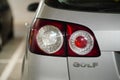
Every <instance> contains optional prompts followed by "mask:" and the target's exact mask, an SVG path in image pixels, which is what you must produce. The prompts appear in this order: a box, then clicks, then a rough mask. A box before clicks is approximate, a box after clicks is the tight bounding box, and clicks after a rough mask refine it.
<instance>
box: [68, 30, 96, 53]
mask: <svg viewBox="0 0 120 80" xmlns="http://www.w3.org/2000/svg"><path fill="white" fill-rule="evenodd" d="M69 46H70V48H71V50H72V51H73V52H75V53H76V54H79V55H86V54H87V53H89V52H90V51H91V50H92V49H93V46H94V40H93V37H92V36H91V35H90V34H89V33H88V32H86V31H83V30H78V31H75V32H74V33H73V34H72V35H71V36H70V39H69Z"/></svg>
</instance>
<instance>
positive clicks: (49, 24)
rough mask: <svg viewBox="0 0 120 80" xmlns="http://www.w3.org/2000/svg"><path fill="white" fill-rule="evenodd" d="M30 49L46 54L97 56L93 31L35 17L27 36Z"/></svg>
mask: <svg viewBox="0 0 120 80" xmlns="http://www.w3.org/2000/svg"><path fill="white" fill-rule="evenodd" d="M29 46H30V51H31V52H33V53H35V54H41V55H47V56H63V57H64V56H70V57H98V56H99V55H100V50H99V47H98V43H97V41H96V39H95V36H94V34H93V32H92V31H91V30H90V29H88V28H87V27H85V26H82V25H78V24H71V23H67V22H61V21H55V20H47V19H37V20H36V22H35V23H34V25H33V27H32V29H31V31H30V37H29Z"/></svg>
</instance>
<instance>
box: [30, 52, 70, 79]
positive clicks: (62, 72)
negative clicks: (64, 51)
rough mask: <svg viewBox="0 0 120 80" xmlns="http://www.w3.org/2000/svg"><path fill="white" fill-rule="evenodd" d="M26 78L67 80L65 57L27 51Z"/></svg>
mask: <svg viewBox="0 0 120 80" xmlns="http://www.w3.org/2000/svg"><path fill="white" fill-rule="evenodd" d="M28 61H29V62H28V65H29V69H28V76H29V77H28V80H69V78H68V66H67V58H65V57H61V58H59V57H50V56H42V55H36V54H33V53H29V59H28Z"/></svg>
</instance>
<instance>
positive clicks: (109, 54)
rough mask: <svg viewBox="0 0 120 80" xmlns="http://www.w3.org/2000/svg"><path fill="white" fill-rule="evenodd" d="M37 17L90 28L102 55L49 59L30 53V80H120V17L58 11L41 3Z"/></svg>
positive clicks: (42, 1)
mask: <svg viewBox="0 0 120 80" xmlns="http://www.w3.org/2000/svg"><path fill="white" fill-rule="evenodd" d="M36 18H44V19H52V20H58V21H65V22H71V23H76V24H80V25H84V26H87V27H88V28H90V29H91V30H92V31H93V32H94V34H95V36H96V39H97V41H98V45H99V47H100V50H101V56H100V57H89V58H86V57H68V58H66V57H50V56H43V55H37V54H33V53H31V52H30V51H28V80H120V75H119V73H120V72H119V70H118V69H120V68H118V66H117V64H119V63H117V64H116V62H117V59H116V57H115V53H114V51H120V44H119V43H120V37H119V35H120V14H110V13H93V12H82V11H81V12H80V11H70V10H62V9H56V8H52V7H50V6H47V5H46V4H45V3H44V0H41V3H40V5H39V8H38V10H37V13H36V17H35V19H36ZM34 21H35V20H34ZM33 24H34V22H33ZM118 55H120V54H118Z"/></svg>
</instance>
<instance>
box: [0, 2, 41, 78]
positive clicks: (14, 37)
mask: <svg viewBox="0 0 120 80" xmlns="http://www.w3.org/2000/svg"><path fill="white" fill-rule="evenodd" d="M36 2H37V3H38V2H39V0H0V80H20V77H21V68H22V60H23V56H24V54H25V44H26V42H25V40H26V34H27V28H26V27H25V23H28V24H31V22H32V20H33V18H34V15H35V11H33V12H32V11H29V10H28V6H29V5H30V4H32V3H36Z"/></svg>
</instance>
